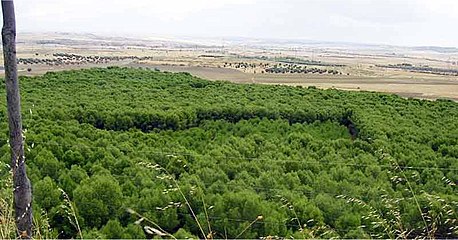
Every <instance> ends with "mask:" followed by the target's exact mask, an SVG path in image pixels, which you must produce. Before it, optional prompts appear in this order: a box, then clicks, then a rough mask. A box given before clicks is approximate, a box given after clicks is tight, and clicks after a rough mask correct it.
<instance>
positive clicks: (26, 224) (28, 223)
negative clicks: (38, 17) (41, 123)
mask: <svg viewBox="0 0 458 240" xmlns="http://www.w3.org/2000/svg"><path fill="white" fill-rule="evenodd" d="M2 11H3V29H2V41H3V56H4V61H5V85H6V100H7V105H8V121H9V130H10V147H11V168H12V170H13V186H14V210H15V220H16V227H17V234H18V236H19V237H20V238H31V236H32V188H31V185H30V181H29V179H28V177H27V173H26V171H25V156H24V142H23V136H22V118H21V98H20V94H19V81H18V76H17V62H16V19H15V14H14V3H13V0H2Z"/></svg>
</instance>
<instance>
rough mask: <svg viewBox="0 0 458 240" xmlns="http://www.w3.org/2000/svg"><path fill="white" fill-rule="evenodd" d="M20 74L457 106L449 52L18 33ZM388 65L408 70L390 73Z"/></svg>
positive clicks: (454, 58) (455, 58) (457, 80)
mask: <svg viewBox="0 0 458 240" xmlns="http://www.w3.org/2000/svg"><path fill="white" fill-rule="evenodd" d="M19 46H20V47H19V52H18V58H19V67H20V73H21V74H22V75H29V76H30V75H41V74H44V73H46V72H47V71H60V70H66V69H80V68H91V67H106V66H129V67H142V68H150V69H155V68H157V69H160V70H163V71H171V72H182V71H186V72H189V73H191V74H193V75H195V76H198V77H202V78H205V79H210V80H227V81H232V82H237V83H260V84H285V85H294V86H306V87H307V86H316V87H319V88H323V89H328V88H337V89H344V90H353V91H377V92H388V93H395V94H398V95H400V96H403V97H415V98H422V99H438V98H446V99H451V100H458V77H457V76H456V75H455V74H448V73H455V72H456V71H458V51H457V50H456V49H454V48H427V47H423V48H408V47H397V46H383V45H381V46H379V45H371V46H367V45H357V44H338V43H316V42H314V43H310V42H307V41H304V42H302V43H298V42H288V41H273V40H272V41H260V40H252V41H250V40H249V39H247V40H244V41H238V40H231V39H226V40H224V39H186V38H185V39H183V38H125V37H124V38H120V37H106V36H96V35H89V34H86V35H85V34H66V33H48V34H32V33H30V34H23V35H22V39H20V42H19ZM389 66H413V68H412V67H410V68H405V67H389Z"/></svg>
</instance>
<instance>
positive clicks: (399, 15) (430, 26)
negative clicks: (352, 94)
mask: <svg viewBox="0 0 458 240" xmlns="http://www.w3.org/2000/svg"><path fill="white" fill-rule="evenodd" d="M15 3H16V13H17V16H18V18H17V19H18V29H19V30H22V31H75V32H79V31H84V32H101V33H120V34H122V33H124V34H126V33H129V34H140V33H141V34H143V35H149V34H165V35H167V34H171V35H191V36H205V37H208V36H213V37H219V36H245V37H259V38H303V39H316V40H329V41H353V42H374V43H376V42H381V43H389V44H409V45H450V46H457V45H458V33H457V32H456V31H454V30H453V29H454V28H455V25H456V24H457V23H458V1H456V0H346V1H343V0H160V1H157V0H129V1H126V0H77V1H76V0H16V1H15Z"/></svg>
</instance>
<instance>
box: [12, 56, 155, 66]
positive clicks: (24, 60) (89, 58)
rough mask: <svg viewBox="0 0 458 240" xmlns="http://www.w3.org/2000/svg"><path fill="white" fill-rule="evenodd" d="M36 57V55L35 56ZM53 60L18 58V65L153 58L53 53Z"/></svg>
mask: <svg viewBox="0 0 458 240" xmlns="http://www.w3.org/2000/svg"><path fill="white" fill-rule="evenodd" d="M36 55H37V56H38V54H36ZM52 56H53V58H18V60H17V63H18V64H25V65H34V64H45V65H49V66H62V65H81V64H91V63H93V64H103V63H110V62H113V61H123V60H139V61H141V60H151V59H153V57H138V56H82V55H78V54H70V53H54V54H53V55H52Z"/></svg>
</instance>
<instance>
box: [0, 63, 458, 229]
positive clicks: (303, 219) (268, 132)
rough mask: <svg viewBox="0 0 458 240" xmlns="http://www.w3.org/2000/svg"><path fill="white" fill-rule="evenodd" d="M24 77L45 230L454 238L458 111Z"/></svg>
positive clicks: (327, 95) (105, 77)
mask: <svg viewBox="0 0 458 240" xmlns="http://www.w3.org/2000/svg"><path fill="white" fill-rule="evenodd" d="M20 83H21V95H22V110H23V120H24V129H25V130H24V136H25V145H26V160H27V167H28V175H29V177H30V179H31V182H32V184H33V195H34V199H33V203H34V205H33V207H34V215H35V216H34V218H35V221H36V223H35V225H36V226H37V227H36V231H37V232H38V234H40V235H41V236H47V237H50V238H79V237H83V238H152V237H163V238H172V237H175V238H187V237H194V238H196V237H199V238H260V237H269V236H271V237H286V238H292V237H294V238H331V237H337V238H415V237H428V238H429V237H431V238H458V227H457V226H458V220H457V219H458V189H457V186H456V185H457V184H458V103H456V102H452V101H447V100H437V101H428V100H419V99H405V98H401V97H398V96H395V95H389V94H380V93H371V92H347V91H340V90H335V89H329V90H319V89H316V88H314V87H309V88H301V87H290V86H266V85H255V84H234V83H229V82H213V81H207V80H203V79H199V78H196V77H193V76H191V75H190V74H186V73H165V72H159V71H152V70H142V69H129V68H118V67H110V68H108V69H103V68H96V69H86V70H75V71H64V72H51V73H47V74H45V75H43V76H37V77H21V79H20ZM2 88H4V83H2ZM0 99H6V97H5V93H4V91H2V92H1V93H0ZM0 104H1V105H2V106H1V109H2V110H1V111H0V119H1V123H0V130H1V132H2V134H3V137H2V138H0V146H1V148H0V156H1V162H2V166H1V168H0V179H1V181H0V182H1V183H0V200H1V204H2V206H3V208H1V209H0V217H1V218H0V220H2V224H3V223H4V222H5V221H6V219H9V216H10V213H9V212H8V211H7V210H8V206H9V203H10V202H11V196H12V193H11V191H12V187H10V185H11V180H10V178H11V173H10V172H9V169H10V168H9V166H8V164H9V162H10V153H9V146H8V142H7V139H8V125H7V119H6V106H5V105H6V104H5V101H1V103H0ZM2 229H3V228H2ZM11 234H12V235H10V237H11V238H14V237H15V233H14V232H12V233H11ZM35 235H36V234H35ZM172 235H173V236H172Z"/></svg>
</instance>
